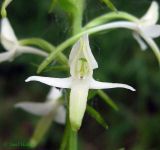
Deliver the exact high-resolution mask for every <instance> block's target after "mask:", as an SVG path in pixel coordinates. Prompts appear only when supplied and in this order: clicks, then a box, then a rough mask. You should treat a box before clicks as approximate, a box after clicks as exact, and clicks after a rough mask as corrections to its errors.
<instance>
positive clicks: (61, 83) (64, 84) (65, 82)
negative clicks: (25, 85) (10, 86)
mask: <svg viewBox="0 0 160 150" xmlns="http://www.w3.org/2000/svg"><path fill="white" fill-rule="evenodd" d="M71 80H72V79H71V78H70V77H69V78H51V77H40V76H31V77H29V78H27V79H26V80H25V81H26V82H29V81H39V82H42V83H44V84H47V85H50V86H54V87H58V88H70V87H71Z"/></svg>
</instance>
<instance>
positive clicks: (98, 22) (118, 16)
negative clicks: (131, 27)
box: [83, 11, 139, 30]
mask: <svg viewBox="0 0 160 150" xmlns="http://www.w3.org/2000/svg"><path fill="white" fill-rule="evenodd" d="M115 19H125V20H128V21H133V22H138V20H139V19H138V18H136V17H135V16H133V15H131V14H128V13H126V12H122V11H118V12H111V13H107V14H104V15H102V16H100V17H97V18H95V19H93V20H92V21H90V22H89V23H87V24H86V25H85V27H84V28H83V30H86V29H88V28H91V27H95V26H98V25H101V24H104V23H106V22H109V21H111V20H115Z"/></svg>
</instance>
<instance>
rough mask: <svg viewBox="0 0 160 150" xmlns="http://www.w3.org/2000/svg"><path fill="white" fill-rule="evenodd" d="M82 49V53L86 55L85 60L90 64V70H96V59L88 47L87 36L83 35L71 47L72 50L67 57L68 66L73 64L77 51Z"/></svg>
mask: <svg viewBox="0 0 160 150" xmlns="http://www.w3.org/2000/svg"><path fill="white" fill-rule="evenodd" d="M82 48H84V52H85V54H86V56H85V57H86V59H87V60H88V61H89V63H90V64H91V67H92V69H95V68H98V64H97V61H96V59H95V58H94V56H93V54H92V51H91V48H90V46H89V39H88V34H84V35H83V36H82V37H81V39H80V40H79V41H78V42H77V43H76V44H74V45H73V47H72V50H71V52H70V55H69V64H70V65H71V63H72V62H73V60H74V59H75V58H76V56H77V54H78V52H79V50H81V49H82Z"/></svg>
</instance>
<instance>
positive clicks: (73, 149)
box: [69, 127, 78, 150]
mask: <svg viewBox="0 0 160 150" xmlns="http://www.w3.org/2000/svg"><path fill="white" fill-rule="evenodd" d="M77 149H78V146H77V132H75V131H73V130H72V129H71V127H70V138H69V150H77Z"/></svg>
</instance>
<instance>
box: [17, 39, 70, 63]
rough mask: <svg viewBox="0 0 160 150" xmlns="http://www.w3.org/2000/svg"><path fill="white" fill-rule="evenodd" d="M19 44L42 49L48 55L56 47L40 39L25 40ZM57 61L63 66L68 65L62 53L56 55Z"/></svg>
mask: <svg viewBox="0 0 160 150" xmlns="http://www.w3.org/2000/svg"><path fill="white" fill-rule="evenodd" d="M19 43H20V44H21V45H34V46H38V47H40V48H42V49H43V50H45V51H47V52H48V53H51V52H53V51H55V50H56V47H55V46H53V45H52V44H51V43H49V42H47V41H46V40H43V39H41V38H27V39H22V40H19ZM57 60H58V61H59V62H60V63H62V64H65V65H68V59H67V57H66V56H65V55H64V54H63V53H59V54H58V58H57Z"/></svg>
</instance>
